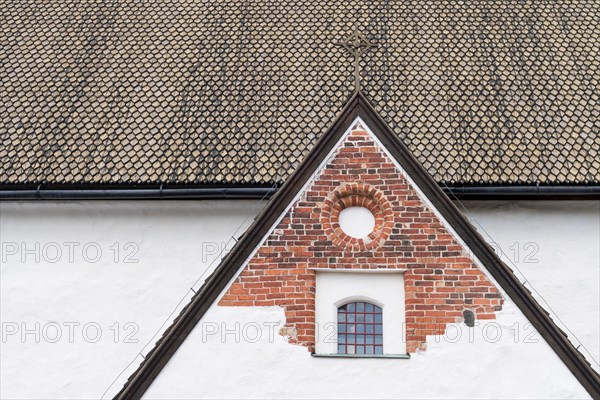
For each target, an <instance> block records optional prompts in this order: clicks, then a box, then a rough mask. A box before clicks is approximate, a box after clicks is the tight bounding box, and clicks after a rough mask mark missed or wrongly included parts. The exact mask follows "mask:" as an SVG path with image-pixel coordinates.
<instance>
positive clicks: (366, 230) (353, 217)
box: [321, 183, 394, 251]
mask: <svg viewBox="0 0 600 400" xmlns="http://www.w3.org/2000/svg"><path fill="white" fill-rule="evenodd" d="M321 223H322V224H323V229H324V230H325V233H326V234H327V236H328V237H329V238H330V239H331V241H332V242H333V243H334V244H335V245H338V246H344V247H347V248H350V249H352V250H356V251H364V250H373V249H376V248H378V247H380V246H381V245H382V244H383V243H384V242H385V241H386V240H387V238H388V237H389V235H390V234H391V233H392V226H393V224H394V218H393V212H392V207H391V205H390V203H389V202H388V201H387V199H386V198H385V196H384V195H383V193H382V192H380V191H379V190H377V189H375V188H374V187H372V186H370V185H367V184H364V183H352V184H347V185H344V186H342V187H340V188H338V189H336V190H335V191H334V192H333V193H332V194H331V195H330V196H328V197H327V198H326V199H325V201H324V202H323V208H322V210H321Z"/></svg>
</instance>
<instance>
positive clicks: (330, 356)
mask: <svg viewBox="0 0 600 400" xmlns="http://www.w3.org/2000/svg"><path fill="white" fill-rule="evenodd" d="M311 356H313V357H319V358H391V359H410V354H316V353H311Z"/></svg>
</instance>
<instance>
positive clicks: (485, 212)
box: [458, 201, 600, 371]
mask: <svg viewBox="0 0 600 400" xmlns="http://www.w3.org/2000/svg"><path fill="white" fill-rule="evenodd" d="M464 205H465V207H466V209H468V213H467V212H465V214H466V215H467V217H469V218H470V219H474V221H473V222H472V223H473V224H474V225H475V226H476V227H477V228H478V230H479V232H480V233H482V234H483V236H484V237H485V238H486V240H488V241H489V242H490V243H493V242H492V239H490V236H491V237H492V238H493V241H495V243H496V244H497V245H496V246H495V247H496V249H497V250H498V251H500V252H501V253H502V254H503V259H504V260H505V262H506V263H507V264H508V265H509V266H511V268H512V269H513V270H514V272H515V274H517V276H518V277H519V278H520V279H521V282H525V281H527V284H526V286H527V287H528V288H529V289H532V291H533V294H534V296H535V297H536V299H537V300H538V301H539V302H540V304H541V305H542V306H544V307H546V309H552V310H553V311H554V314H555V315H557V316H558V318H554V319H555V322H557V324H558V325H559V327H561V328H562V329H563V330H565V331H566V332H567V333H569V330H570V331H571V332H572V333H574V334H575V335H576V336H577V337H578V338H579V341H578V340H577V339H576V338H575V337H574V336H573V335H572V334H569V337H570V339H571V340H572V341H573V342H574V343H575V345H576V346H578V345H579V343H581V344H582V345H583V346H582V347H580V351H581V352H582V353H583V354H584V355H585V356H586V357H587V358H588V360H589V361H590V363H591V364H592V366H593V367H594V368H595V369H596V370H598V371H600V366H599V365H598V362H600V202H598V201H586V202H582V201H547V202H544V201H537V202H528V201H519V202H483V201H480V202H465V203H464ZM458 206H459V208H461V209H463V208H462V206H460V205H458ZM463 211H464V209H463ZM478 224H480V225H481V226H478ZM486 232H487V233H486ZM517 249H518V250H519V254H518V256H517V254H516V251H517ZM561 321H562V323H561ZM584 347H585V348H587V350H588V351H586V350H585V349H584Z"/></svg>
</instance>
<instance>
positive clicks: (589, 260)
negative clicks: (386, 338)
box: [0, 201, 600, 399]
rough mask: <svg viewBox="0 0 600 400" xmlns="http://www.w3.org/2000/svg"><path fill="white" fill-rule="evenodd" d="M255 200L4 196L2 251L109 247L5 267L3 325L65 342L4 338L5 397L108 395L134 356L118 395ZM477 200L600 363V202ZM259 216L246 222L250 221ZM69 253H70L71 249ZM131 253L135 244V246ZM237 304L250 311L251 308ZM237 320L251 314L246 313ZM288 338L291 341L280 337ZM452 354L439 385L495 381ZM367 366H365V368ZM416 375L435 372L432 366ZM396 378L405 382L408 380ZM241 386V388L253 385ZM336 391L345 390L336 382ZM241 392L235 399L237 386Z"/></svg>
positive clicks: (0, 373)
mask: <svg viewBox="0 0 600 400" xmlns="http://www.w3.org/2000/svg"><path fill="white" fill-rule="evenodd" d="M255 204H256V202H254V201H225V202H224V201H220V202H212V201H210V202H191V201H190V202H173V201H165V202H133V201H128V202H101V201H89V202H61V203H45V202H31V203H0V242H1V243H2V245H3V246H4V247H3V248H2V251H3V253H4V252H5V250H11V249H7V248H6V243H19V244H20V243H21V242H26V243H27V244H28V245H29V248H32V247H33V245H34V244H35V243H36V242H39V243H40V245H41V246H43V245H44V244H48V243H50V242H57V243H59V244H61V243H64V242H78V243H81V246H82V245H83V244H86V243H94V242H95V243H98V244H99V245H100V248H101V249H102V251H103V258H102V260H101V261H99V262H97V263H91V262H87V261H85V260H84V259H83V258H82V257H81V246H79V247H78V248H77V251H78V252H76V253H75V254H76V258H75V260H74V262H73V263H70V262H69V260H68V255H63V257H62V258H60V259H59V260H58V261H57V262H56V263H50V262H47V261H44V258H52V257H53V254H52V253H49V254H47V256H48V257H42V260H40V262H39V263H36V262H35V260H34V259H33V256H32V255H28V256H26V260H25V262H21V260H20V255H21V252H22V251H21V250H22V248H19V249H18V251H19V254H18V255H17V256H16V257H15V256H6V257H7V260H6V262H2V265H1V274H0V289H1V293H0V295H1V297H0V300H1V302H0V307H1V308H0V310H1V320H2V322H3V328H4V329H10V328H11V327H13V325H12V323H17V324H18V325H19V328H21V326H20V325H21V324H22V323H25V324H26V325H25V327H26V328H30V329H33V328H35V326H34V325H32V324H35V323H36V322H39V323H40V331H41V330H42V329H43V328H44V327H45V328H46V332H45V333H46V334H47V335H46V336H48V338H50V339H52V338H54V335H53V332H54V331H52V329H53V328H54V327H55V326H54V325H53V324H52V321H55V322H57V323H59V325H61V327H62V334H63V337H62V339H61V340H59V341H58V342H57V343H49V342H48V341H47V340H44V339H43V338H41V340H40V343H36V342H35V340H34V339H35V338H34V337H33V336H34V335H33V334H30V335H27V336H26V338H25V339H26V340H25V341H24V343H22V342H21V337H20V336H19V335H11V336H7V337H5V338H4V339H6V340H5V341H3V342H1V343H0V345H1V347H2V348H1V352H0V354H1V355H0V361H1V368H0V397H2V398H21V399H29V398H98V397H99V396H100V395H101V394H102V392H104V390H105V389H106V388H107V387H108V386H109V384H110V383H111V381H112V380H113V379H115V378H116V377H117V375H118V374H119V373H120V372H121V371H122V370H123V369H124V368H125V367H126V366H127V365H128V364H129V363H130V362H132V365H131V366H130V367H129V369H127V370H126V371H125V372H124V373H123V375H121V376H120V377H119V379H117V381H116V382H115V385H114V386H113V388H112V390H111V391H110V392H109V393H108V394H107V397H110V394H111V393H114V392H115V391H116V390H118V389H119V388H120V387H121V386H122V384H123V383H124V382H125V380H126V379H127V377H128V375H129V374H130V373H131V372H132V371H133V369H134V368H135V367H136V366H137V364H139V362H140V361H141V357H140V356H137V357H136V355H137V354H138V353H139V352H140V351H141V352H142V354H145V353H146V352H147V351H148V350H149V349H150V348H151V347H152V345H153V343H154V341H155V340H156V339H154V340H153V341H152V343H151V345H149V346H146V347H145V345H146V343H147V342H148V341H149V340H150V338H151V337H152V336H153V334H154V333H155V332H156V330H158V329H159V327H160V326H161V324H162V323H163V322H165V321H167V320H168V323H167V325H166V326H168V324H169V323H170V321H171V319H172V317H169V314H170V313H171V311H172V310H173V308H174V307H175V306H176V305H177V303H178V302H179V300H181V298H182V296H183V293H184V292H185V291H186V290H187V288H188V287H189V286H190V285H191V284H192V283H193V282H194V281H195V280H196V278H197V277H198V276H199V275H201V274H202V272H203V271H204V270H205V269H206V267H207V265H208V264H209V263H210V261H211V260H212V259H213V258H215V255H214V247H213V246H212V245H211V244H210V243H213V242H214V243H221V242H225V241H227V240H228V238H229V237H230V235H231V234H232V233H233V232H234V231H235V230H236V228H237V227H238V225H239V224H241V223H242V222H243V221H244V219H245V218H246V216H248V215H255V214H256V213H257V211H258V210H256V209H255V210H254V211H252V209H253V207H254V206H255ZM466 206H467V207H468V209H469V210H470V212H471V214H472V215H473V216H474V217H475V218H476V220H477V221H479V222H480V223H481V224H482V225H483V226H484V228H485V229H486V230H487V231H488V232H489V233H490V234H491V235H492V236H493V237H494V238H495V239H496V241H497V242H498V243H499V244H500V246H501V248H502V249H503V250H504V251H506V252H510V251H511V250H510V249H509V247H510V246H511V245H512V244H513V243H514V242H517V243H519V245H520V246H521V254H520V261H519V263H517V265H518V266H519V268H521V270H522V271H523V272H524V273H525V275H526V276H527V278H528V279H529V282H532V283H533V285H534V286H535V288H536V289H537V290H538V291H539V292H540V293H542V295H543V297H544V298H545V299H546V300H547V302H548V303H549V304H550V305H551V306H552V308H553V309H554V310H555V311H556V312H557V314H558V315H559V316H560V318H561V319H562V320H563V321H564V322H565V323H566V324H567V325H568V327H569V328H570V329H571V330H572V331H574V332H575V333H576V335H577V336H578V337H579V338H580V339H581V340H582V342H583V343H584V345H585V346H586V347H587V348H588V349H590V351H591V352H592V354H595V356H596V357H597V358H600V356H599V354H598V353H599V352H600V349H599V342H600V326H599V325H600V321H599V318H600V317H599V315H600V272H599V270H600V260H599V257H600V255H599V252H600V244H599V243H600V216H599V207H600V206H599V204H598V202H510V203H508V202H467V203H466ZM250 222H251V220H248V221H246V224H245V225H246V226H247V225H248V224H249V223H250ZM480 231H481V228H480ZM240 234H241V231H240ZM531 241H533V242H535V243H537V244H538V246H539V251H538V253H537V256H536V257H537V259H539V261H540V262H539V263H525V262H524V261H523V256H524V255H525V253H527V252H528V251H531V249H524V248H523V246H525V244H526V243H528V242H531ZM115 242H117V243H119V244H120V245H121V252H120V254H119V260H118V261H119V262H117V263H115V262H114V260H112V258H111V257H113V255H114V254H113V253H112V251H111V250H110V248H109V247H110V246H111V245H112V244H113V243H115ZM129 242H132V243H136V244H138V245H139V251H138V253H137V256H136V258H137V259H139V262H138V263H134V264H131V263H124V262H123V257H124V256H125V253H124V252H123V246H124V245H125V244H126V243H129ZM202 243H209V244H208V245H207V244H205V245H204V253H205V254H206V253H208V254H206V256H207V257H206V258H207V259H206V262H203V260H202V253H203V246H202ZM21 247H22V246H21ZM88 247H89V252H90V254H89V255H90V256H91V257H93V249H94V246H93V245H92V246H91V247H90V246H88ZM62 248H63V250H65V247H64V246H62ZM52 249H53V248H52V247H51V246H50V247H48V246H47V247H46V250H47V251H48V252H51V251H52ZM40 250H41V249H40ZM128 250H129V251H131V248H130V249H128ZM65 251H66V250H65ZM509 254H510V253H509ZM3 255H4V254H3ZM0 261H1V260H0ZM213 267H214V265H213ZM196 287H197V286H196ZM188 299H189V297H188V298H186V299H185V300H184V301H183V303H182V305H183V304H185V303H186V302H187V301H188ZM236 310H238V311H239V312H242V313H243V312H244V311H245V309H244V308H239V309H237V308H236ZM231 312H237V311H235V310H232V311H231ZM264 312H265V313H267V314H266V316H263V317H261V318H266V320H273V319H274V318H275V317H274V316H276V318H275V319H277V320H280V319H282V318H283V314H281V312H280V310H276V311H273V310H265V311H264ZM224 317H226V316H224ZM238 317H239V318H241V317H242V316H235V318H238ZM239 318H238V319H239ZM252 318H254V316H252ZM69 322H76V323H79V324H80V325H79V326H77V327H74V335H73V336H74V341H73V343H69V341H68V336H69V335H68V333H69V332H68V326H65V325H64V324H65V323H69ZM90 322H92V323H93V322H96V323H98V324H99V325H100V327H101V329H102V338H101V339H100V340H99V342H98V343H88V342H87V341H86V340H85V339H84V338H83V335H82V326H83V325H84V324H86V323H90ZM127 322H134V323H136V324H137V325H138V326H139V332H138V333H137V334H136V335H135V336H134V338H136V339H138V340H139V343H124V334H126V333H127V332H131V329H129V330H128V331H126V330H125V329H124V324H125V323H127ZM6 323H8V325H7V324H6ZM115 323H119V331H120V335H119V336H120V337H119V340H118V341H117V343H114V337H113V335H114V330H111V329H110V327H111V326H115V325H114V324H115ZM166 326H165V327H166ZM163 329H164V327H163ZM5 333H6V332H5ZM19 333H20V332H19ZM40 333H42V332H40ZM88 333H89V336H90V337H91V338H92V339H93V336H94V335H93V334H94V329H93V326H90V327H89V331H88ZM15 337H16V339H15ZM277 339H278V340H282V339H280V337H279V336H277ZM438 345H439V346H443V347H444V349H448V350H441V351H439V352H437V354H439V357H443V356H444V354H450V353H446V351H448V352H452V351H454V350H452V349H455V348H457V347H456V346H446V345H443V344H442V343H439V344H435V343H432V344H430V350H431V349H433V348H432V347H431V346H438ZM203 348H204V347H203ZM273 348H274V349H275V348H276V349H277V350H276V351H277V354H279V355H280V356H283V357H287V358H289V364H286V365H285V366H284V367H282V366H280V367H281V368H282V369H285V368H290V369H291V370H295V371H296V373H298V374H301V375H302V372H299V371H298V368H299V367H300V366H305V365H308V366H309V367H311V368H312V364H305V361H303V360H304V356H305V350H304V349H302V348H299V347H296V346H290V345H288V344H287V343H281V345H280V346H279V345H276V346H274V347H273ZM194 351H196V350H194ZM247 351H249V352H250V353H245V355H243V357H242V358H240V359H239V360H238V355H237V354H236V355H235V360H234V361H235V362H234V364H235V365H240V363H241V362H242V360H245V359H246V357H257V356H258V354H261V351H260V350H259V349H257V348H255V347H250V348H249V349H248V350H247ZM227 352H229V353H227ZM234 352H236V349H235V348H233V349H232V348H229V350H225V349H223V348H222V346H218V347H214V346H212V347H211V346H208V347H206V349H205V350H202V352H199V353H197V356H198V357H200V355H205V356H206V354H208V355H209V356H210V357H211V358H212V360H213V362H214V363H216V365H217V364H220V363H222V364H223V365H225V364H227V365H229V367H230V368H231V363H232V361H231V360H232V359H231V358H229V357H228V356H227V354H232V353H234ZM428 353H430V354H431V356H429V355H428ZM435 353H436V352H435V351H432V352H429V351H428V352H426V354H425V356H426V357H430V358H428V359H427V360H431V359H433V358H434V357H438V356H434V355H433V354H435ZM296 354H297V355H298V357H301V358H298V357H296V356H295V355H296ZM452 354H455V355H456V358H455V360H457V368H456V369H450V370H448V371H446V373H447V374H449V375H450V377H451V378H452V380H451V381H450V380H446V381H443V382H439V384H438V383H435V382H434V383H431V384H432V385H434V386H440V385H449V386H452V385H460V386H469V385H471V384H472V383H475V382H482V380H485V377H481V376H480V373H477V374H476V375H474V376H473V377H468V379H467V378H465V377H466V376H467V375H464V374H462V373H461V371H463V366H462V365H463V364H465V365H466V364H468V363H469V362H470V361H469V360H474V359H476V357H475V356H473V358H472V359H470V358H469V356H468V355H465V354H463V352H462V351H461V350H457V351H456V353H452ZM190 355H193V354H190ZM265 357H266V358H265V359H266V360H267V361H268V360H272V359H273V358H272V355H267V356H265ZM418 357H421V356H418ZM418 357H413V359H412V360H410V362H414V361H417V360H418ZM444 357H445V356H444ZM532 357H533V356H532ZM219 360H222V361H219ZM310 360H311V361H308V362H309V363H313V362H316V361H319V362H322V363H323V364H320V365H333V366H334V367H333V368H332V369H330V370H331V371H332V373H329V372H328V373H327V375H326V376H323V377H319V378H316V379H317V380H318V381H323V380H326V379H330V380H331V379H334V378H335V376H336V375H335V374H342V375H341V378H340V379H337V378H335V379H334V380H336V379H337V380H336V382H338V383H337V384H336V385H339V386H340V387H341V386H343V383H344V381H351V380H356V378H355V377H353V376H352V375H350V374H351V373H356V371H354V370H351V371H350V370H349V371H348V372H343V371H340V370H339V369H338V368H337V367H335V364H329V363H331V362H335V361H338V360H334V361H332V360H312V359H310ZM267 361H266V362H267ZM359 361H360V362H361V363H363V362H366V363H368V362H369V361H368V360H359ZM396 361H398V362H404V361H406V360H396ZM497 361H498V360H492V359H486V361H485V362H486V364H485V365H486V366H487V367H489V368H496V369H497V370H498V371H500V373H502V374H510V371H505V370H504V369H503V368H501V366H499V364H497ZM427 362H428V363H429V362H430V361H427ZM494 363H495V364H494ZM365 365H366V364H361V365H360V366H359V367H360V368H359V369H362V368H363V367H364V366H365ZM412 365H421V364H418V363H413V364H412ZM540 365H543V364H541V363H540ZM386 366H387V364H384V366H383V367H376V366H373V365H370V364H369V368H371V367H373V368H375V370H376V371H381V372H382V373H385V370H386ZM198 368H199V367H198ZM202 368H204V367H202ZM237 370H239V368H238V369H236V371H237ZM415 370H416V371H425V364H422V366H419V367H418V368H416V369H415ZM196 371H197V372H198V373H197V374H196V375H195V376H194V379H196V381H197V382H205V381H204V380H202V379H204V378H202V376H204V375H203V372H202V370H196ZM230 371H231V369H230ZM265 371H268V369H266V370H265ZM521 372H523V371H521ZM229 373H230V372H229ZM211 376H212V375H211ZM225 376H227V375H225ZM275 376H280V375H275ZM386 376H387V375H386ZM209 377H210V376H207V377H206V379H208V378H209ZM332 377H333V378H332ZM344 377H346V379H344ZM514 377H515V379H516V378H517V377H518V376H517V375H516V374H515V376H514ZM213 378H214V376H213ZM246 378H247V379H251V378H253V377H247V376H246ZM246 378H244V379H246ZM182 379H183V378H182ZM390 379H391V378H390ZM393 379H395V380H397V379H398V376H394V378H393ZM507 379H508V378H507ZM172 382H174V381H172ZM206 382H208V380H206ZM243 383H244V384H245V383H246V382H245V381H243ZM407 384H408V385H410V384H411V383H410V382H407ZM211 385H212V386H211V389H210V390H214V391H215V392H208V391H207V392H206V393H207V395H206V396H209V395H210V393H217V392H216V391H217V390H218V389H219V388H221V387H227V386H228V385H229V381H228V380H222V379H221V380H219V381H213V382H211ZM278 387H279V386H277V385H274V386H272V388H271V387H269V388H268V393H266V394H265V395H269V396H273V397H274V396H275V394H276V393H277V392H276V390H277V389H278ZM285 387H287V386H285ZM385 387H387V386H383V388H385ZM317 389H319V387H318V386H317V387H315V388H314V390H315V391H316V390H317ZM153 390H154V389H153ZM207 390H208V389H207ZM239 390H240V393H242V390H243V389H241V388H240V389H239ZM306 390H307V392H306V393H307V396H308V395H310V393H315V394H314V396H315V397H316V396H317V394H316V392H310V393H309V391H310V390H313V389H308V388H307V389H306ZM332 390H333V391H334V393H335V390H337V386H336V387H335V388H333V389H332ZM340 390H341V389H340ZM357 390H358V389H357ZM436 390H437V389H436ZM440 390H441V389H440ZM223 393H226V392H223ZM283 393H287V392H283ZM356 393H358V394H356V396H359V393H362V392H361V391H360V390H358V391H357V392H356ZM559 393H560V392H559ZM231 395H232V396H236V394H235V393H231ZM321 395H322V394H321ZM381 396H383V394H381ZM484 397H485V396H484Z"/></svg>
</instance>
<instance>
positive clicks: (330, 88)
mask: <svg viewBox="0 0 600 400" xmlns="http://www.w3.org/2000/svg"><path fill="white" fill-rule="evenodd" d="M599 8H600V1H599V0H562V1H561V0H558V1H544V2H541V1H532V0H522V1H513V0H511V1H507V0H498V1H488V0H473V1H456V0H452V1H448V0H435V1H434V0H428V1H427V0H417V1H344V2H340V1H332V0H325V1H324V0H319V1H304V2H296V1H277V2H271V1H260V0H255V1H237V0H236V1H219V2H214V1H211V2H209V1H201V0H181V1H145V2H141V1H127V0H119V1H118V0H112V1H100V0H97V1H90V0H86V1H80V0H77V1H69V0H48V1H43V2H42V1H37V0H31V1H29V2H26V1H20V0H14V1H9V2H8V3H5V4H4V5H3V6H2V15H1V16H0V61H1V63H0V79H1V82H2V83H1V87H0V99H1V100H0V118H1V119H2V123H1V125H0V138H1V143H2V145H1V147H0V159H1V160H2V163H1V165H0V183H4V184H37V183H46V184H132V183H136V184H137V183H147V184H152V183H166V184H210V185H214V184H234V185H243V184H261V185H268V184H272V183H274V182H280V181H282V180H283V179H285V178H286V177H287V176H288V175H289V174H290V173H291V172H292V170H293V169H294V168H295V167H296V166H297V165H298V163H299V162H300V161H301V160H302V159H303V157H304V156H305V155H306V154H307V152H308V151H310V149H311V148H312V146H313V145H314V143H315V142H316V140H317V138H318V137H319V136H320V135H321V134H322V133H323V132H325V131H326V129H327V128H328V127H329V125H330V124H331V123H332V122H333V120H334V119H335V117H336V115H337V114H338V113H339V112H341V111H342V109H343V105H344V103H345V102H346V101H347V100H348V99H349V98H350V96H351V95H352V92H353V90H354V81H353V67H352V58H351V55H350V54H349V53H348V52H347V51H346V50H345V49H343V48H342V47H339V46H336V45H335V44H334V43H335V42H340V41H343V40H345V39H347V38H348V37H349V36H350V35H351V34H352V32H353V30H354V28H355V27H357V28H358V29H359V30H360V31H361V32H362V33H364V34H365V36H366V37H368V38H369V40H370V41H372V42H374V43H376V44H377V45H378V47H377V48H375V49H372V50H370V51H369V52H368V53H367V54H365V55H364V56H363V57H362V61H361V67H362V79H361V82H362V86H363V92H364V94H365V96H366V97H367V98H368V99H369V100H370V101H371V102H372V103H373V106H374V107H375V109H376V110H377V111H378V112H379V113H380V115H381V116H382V117H383V118H384V120H385V121H386V122H387V123H388V124H389V126H390V127H391V128H392V129H393V131H394V132H396V134H398V136H399V137H400V138H401V140H402V141H403V142H404V143H405V144H406V145H407V146H408V147H409V148H410V150H411V151H412V152H413V154H414V155H415V156H416V157H417V158H418V159H419V160H420V161H421V162H422V163H423V165H424V166H425V168H426V169H427V170H428V171H429V172H430V173H431V174H432V175H433V176H434V178H435V179H436V180H437V181H438V182H443V183H446V184H448V185H457V184H532V183H540V184H590V183H598V182H600V158H599V152H600V135H599V132H600V122H599V121H600V119H599V116H600V115H599V114H600V111H599V110H600V106H599V94H598V81H599V79H598V78H599V72H598V66H599V64H600V62H599V59H600V52H599V47H600V41H599V38H600V28H599V23H598V15H600V10H599Z"/></svg>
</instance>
